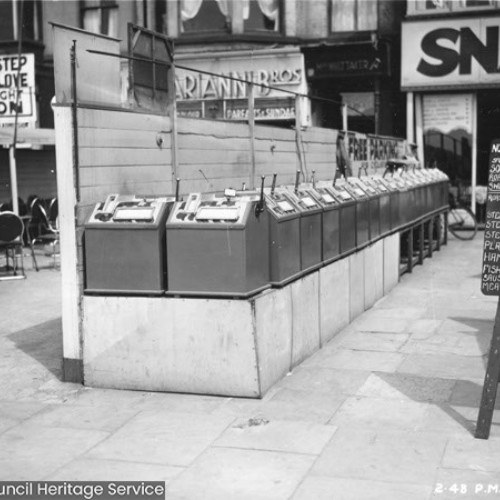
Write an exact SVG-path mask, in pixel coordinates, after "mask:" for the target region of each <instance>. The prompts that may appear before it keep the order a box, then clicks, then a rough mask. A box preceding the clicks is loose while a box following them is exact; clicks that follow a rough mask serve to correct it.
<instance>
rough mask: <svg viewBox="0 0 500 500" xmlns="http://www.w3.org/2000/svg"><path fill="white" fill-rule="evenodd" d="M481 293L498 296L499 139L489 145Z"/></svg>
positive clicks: (499, 272)
mask: <svg viewBox="0 0 500 500" xmlns="http://www.w3.org/2000/svg"><path fill="white" fill-rule="evenodd" d="M489 163H490V164H489V175H488V194H487V198H486V225H485V230H484V243H483V270H482V273H481V275H482V279H481V291H482V292H483V293H484V294H485V295H500V139H495V140H494V141H493V142H492V143H491V149H490V162H489Z"/></svg>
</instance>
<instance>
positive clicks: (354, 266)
mask: <svg viewBox="0 0 500 500" xmlns="http://www.w3.org/2000/svg"><path fill="white" fill-rule="evenodd" d="M364 254H365V250H361V251H359V252H356V253H353V254H352V255H350V256H349V293H350V297H349V303H350V312H349V315H350V320H351V321H353V320H354V319H356V318H357V317H358V316H359V315H360V314H362V313H363V312H364V310H365V255H364Z"/></svg>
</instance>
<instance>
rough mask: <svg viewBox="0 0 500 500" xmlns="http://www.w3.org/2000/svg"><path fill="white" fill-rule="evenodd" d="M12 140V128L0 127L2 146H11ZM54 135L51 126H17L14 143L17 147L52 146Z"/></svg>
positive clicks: (54, 140) (54, 139)
mask: <svg viewBox="0 0 500 500" xmlns="http://www.w3.org/2000/svg"><path fill="white" fill-rule="evenodd" d="M13 142H14V129H13V128H10V127H5V128H0V145H1V146H4V147H10V146H12V143H13ZM55 143H56V135H55V132H54V129H52V128H18V129H17V138H16V145H17V146H19V147H24V148H25V147H26V146H27V145H33V146H54V145H55Z"/></svg>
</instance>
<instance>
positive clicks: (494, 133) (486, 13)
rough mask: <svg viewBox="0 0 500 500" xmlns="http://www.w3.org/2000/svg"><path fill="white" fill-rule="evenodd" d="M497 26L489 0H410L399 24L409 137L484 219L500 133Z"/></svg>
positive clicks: (499, 15) (498, 6)
mask: <svg viewBox="0 0 500 500" xmlns="http://www.w3.org/2000/svg"><path fill="white" fill-rule="evenodd" d="M499 30H500V3H499V2H497V1H492V0H484V1H471V0H459V1H441V0H435V1H421V0H411V1H410V0H409V1H408V11H407V16H406V19H405V21H404V22H403V26H402V52H403V54H404V55H405V56H404V58H403V59H402V73H401V88H402V90H403V91H404V92H406V94H407V102H408V117H409V121H408V129H409V130H410V135H413V134H414V137H415V139H416V140H417V141H418V142H420V143H421V147H422V151H423V154H424V162H425V164H426V165H436V166H438V167H439V168H440V169H442V170H444V171H445V172H446V173H447V174H448V175H449V176H450V178H451V180H452V183H453V184H454V185H455V188H456V190H457V192H458V191H460V193H461V196H463V197H464V198H466V199H467V200H468V199H469V198H470V202H471V205H472V208H473V209H475V210H476V213H477V214H478V215H479V217H480V218H481V217H482V216H484V201H485V200H484V196H483V194H484V186H486V184H487V176H488V157H489V146H490V143H491V141H492V139H494V138H497V137H500V106H499V103H500V91H499V84H500V73H499V70H498V68H499V44H498V40H499ZM408 54H412V57H407V56H408ZM412 118H413V120H412ZM481 186H483V187H481ZM476 202H479V203H476Z"/></svg>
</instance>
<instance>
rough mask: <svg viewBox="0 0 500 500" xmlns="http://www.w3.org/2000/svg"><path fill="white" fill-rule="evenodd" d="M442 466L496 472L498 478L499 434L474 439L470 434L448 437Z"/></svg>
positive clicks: (499, 472)
mask: <svg viewBox="0 0 500 500" xmlns="http://www.w3.org/2000/svg"><path fill="white" fill-rule="evenodd" d="M497 428H498V427H497ZM442 466H443V467H444V468H447V469H461V470H462V469H463V470H477V471H489V472H497V473H498V478H499V480H500V435H499V436H496V435H490V438H489V439H475V438H474V437H473V436H471V435H469V436H464V437H452V438H450V440H449V441H448V444H447V446H446V450H445V453H444V456H443V461H442Z"/></svg>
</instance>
